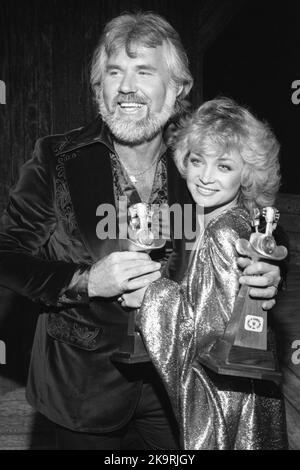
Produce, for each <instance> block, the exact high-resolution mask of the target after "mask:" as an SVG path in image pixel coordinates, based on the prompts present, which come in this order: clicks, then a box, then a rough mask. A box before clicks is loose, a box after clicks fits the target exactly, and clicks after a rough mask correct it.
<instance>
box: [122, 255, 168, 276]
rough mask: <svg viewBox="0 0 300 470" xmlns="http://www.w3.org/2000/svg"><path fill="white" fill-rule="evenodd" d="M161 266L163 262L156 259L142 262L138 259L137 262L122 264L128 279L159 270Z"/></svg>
mask: <svg viewBox="0 0 300 470" xmlns="http://www.w3.org/2000/svg"><path fill="white" fill-rule="evenodd" d="M160 268H161V264H160V263H157V262H156V261H148V262H144V263H141V261H138V260H136V261H135V262H129V263H128V264H127V265H125V264H124V265H123V266H122V271H123V273H124V276H125V277H126V279H127V280H129V279H131V278H136V277H141V276H144V275H145V274H148V273H152V272H155V271H158V270H159V269H160Z"/></svg>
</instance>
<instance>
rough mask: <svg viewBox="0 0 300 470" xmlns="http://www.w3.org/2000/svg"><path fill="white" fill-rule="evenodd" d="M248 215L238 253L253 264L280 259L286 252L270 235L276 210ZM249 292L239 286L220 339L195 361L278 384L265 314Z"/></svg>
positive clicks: (226, 371) (219, 371) (231, 373)
mask: <svg viewBox="0 0 300 470" xmlns="http://www.w3.org/2000/svg"><path fill="white" fill-rule="evenodd" d="M252 215H253V220H252V226H253V227H254V229H255V231H254V232H253V233H252V234H251V236H250V240H249V241H248V240H245V239H239V240H237V242H236V248H237V250H238V252H239V253H240V254H242V255H246V256H248V257H249V258H251V259H252V260H253V262H254V261H257V260H264V259H266V260H275V261H280V260H282V259H284V258H285V257H286V256H287V249H286V248H285V247H284V246H277V245H276V242H275V239H274V237H273V236H272V232H273V230H274V229H275V228H276V225H277V222H278V219H279V212H278V210H276V209H275V208H274V207H266V208H264V209H262V212H261V211H260V210H259V209H254V210H253V214H252ZM261 215H262V216H263V217H264V218H265V221H266V227H265V233H260V232H259V231H258V226H259V223H260V216H261ZM249 289H250V287H248V286H246V285H242V286H241V287H240V290H239V294H238V296H237V299H236V302H235V305H234V309H233V313H232V316H231V318H230V320H229V322H228V325H227V327H226V330H225V333H224V335H223V337H222V338H219V339H218V340H216V342H215V343H214V345H213V346H212V348H211V349H210V350H209V351H207V352H205V353H203V354H202V355H201V356H200V358H199V361H200V363H201V364H203V365H205V366H207V367H208V368H210V369H212V370H214V371H215V372H217V373H219V374H224V375H234V376H241V377H249V378H254V379H264V380H272V381H274V382H276V383H280V382H281V379H282V374H281V372H280V371H279V370H278V366H277V364H276V359H275V357H274V354H273V352H272V351H271V350H270V348H269V347H268V342H267V312H266V311H264V310H263V309H262V303H263V301H262V300H258V299H252V298H251V297H250V296H249Z"/></svg>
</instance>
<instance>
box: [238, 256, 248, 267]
mask: <svg viewBox="0 0 300 470" xmlns="http://www.w3.org/2000/svg"><path fill="white" fill-rule="evenodd" d="M237 263H238V266H239V267H240V268H242V269H244V268H246V266H248V265H249V264H250V263H251V260H250V259H249V258H242V257H239V258H238V259H237Z"/></svg>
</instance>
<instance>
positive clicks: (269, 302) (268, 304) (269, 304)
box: [262, 299, 276, 310]
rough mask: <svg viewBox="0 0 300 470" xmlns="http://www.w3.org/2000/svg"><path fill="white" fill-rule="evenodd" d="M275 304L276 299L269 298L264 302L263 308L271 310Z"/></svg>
mask: <svg viewBox="0 0 300 470" xmlns="http://www.w3.org/2000/svg"><path fill="white" fill-rule="evenodd" d="M275 304H276V301H275V299H271V300H267V301H266V302H263V304H262V308H263V309H264V310H271V308H273V307H274V305H275Z"/></svg>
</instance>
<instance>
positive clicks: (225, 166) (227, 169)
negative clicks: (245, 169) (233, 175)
mask: <svg viewBox="0 0 300 470" xmlns="http://www.w3.org/2000/svg"><path fill="white" fill-rule="evenodd" d="M219 168H220V169H221V170H223V171H230V170H231V167H230V166H228V165H219Z"/></svg>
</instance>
